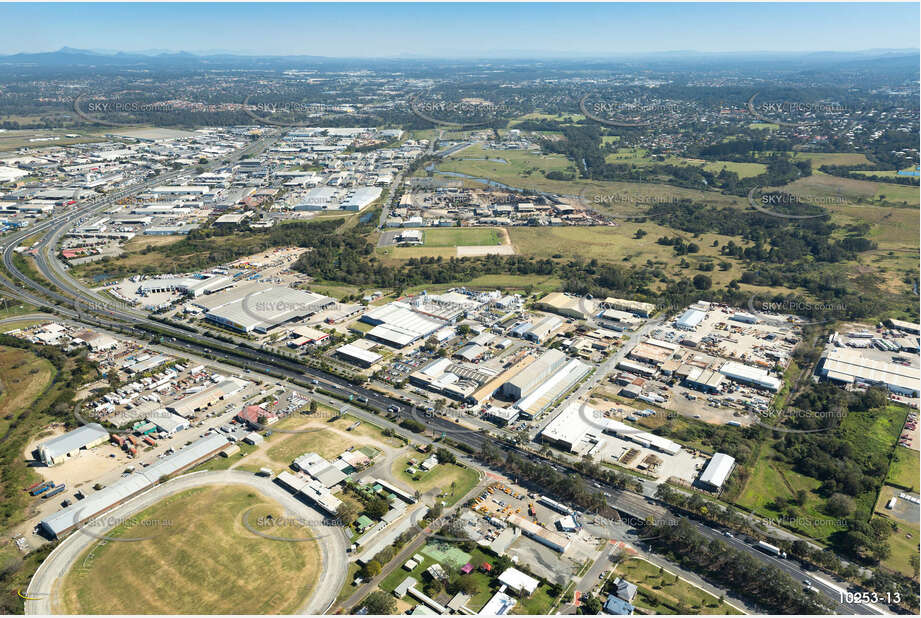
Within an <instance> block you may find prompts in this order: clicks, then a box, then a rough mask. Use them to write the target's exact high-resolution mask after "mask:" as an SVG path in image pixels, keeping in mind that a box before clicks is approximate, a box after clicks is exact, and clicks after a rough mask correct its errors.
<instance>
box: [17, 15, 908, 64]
mask: <svg viewBox="0 0 921 618" xmlns="http://www.w3.org/2000/svg"><path fill="white" fill-rule="evenodd" d="M918 23H919V4H918V3H917V2H914V3H902V4H879V3H873V4H863V3H861V4H857V3H810V4H805V3H804V4H798V3H792V4H782V3H755V4H728V3H726V4H724V3H714V4H697V3H675V4H665V3H652V4H639V3H637V4H629V3H625V4H550V3H546V4H541V3H535V4H518V3H503V4H482V3H480V4H454V3H450V4H449V3H428V4H421V3H419V4H413V3H407V4H375V3H370V4H358V3H355V4H286V3H278V4H255V3H253V4H250V3H196V4H186V3H159V4H140V3H138V4H135V3H103V4H83V3H66V4H6V3H0V54H11V53H18V52H41V51H53V50H57V49H60V48H61V47H65V46H66V47H75V48H79V49H93V50H118V51H148V50H171V51H188V52H195V53H201V52H212V51H222V52H235V53H246V54H270V55H280V54H304V55H316V56H334V57H377V58H381V57H406V56H419V57H458V58H462V57H486V56H490V55H492V56H501V54H502V53H507V54H509V55H510V56H512V55H514V56H522V55H532V56H535V57H540V56H541V55H545V56H549V55H561V54H576V55H591V54H598V55H604V54H620V53H646V52H660V51H676V50H693V51H701V52H732V51H857V50H867V49H880V48H888V49H892V48H913V49H915V48H918V47H919V46H921V45H919V34H918Z"/></svg>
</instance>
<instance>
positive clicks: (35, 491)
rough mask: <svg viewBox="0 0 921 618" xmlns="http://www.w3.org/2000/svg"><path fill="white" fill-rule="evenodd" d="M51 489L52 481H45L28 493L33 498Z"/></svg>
mask: <svg viewBox="0 0 921 618" xmlns="http://www.w3.org/2000/svg"><path fill="white" fill-rule="evenodd" d="M52 487H54V481H46V482H44V483H42V484H41V485H39V486H38V487H36V488H35V489H33V490H32V491H30V492H29V493H30V494H32V495H33V496H37V495H39V494H41V493H44V492H46V491H48V490H49V489H51V488H52Z"/></svg>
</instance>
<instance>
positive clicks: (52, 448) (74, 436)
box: [39, 423, 109, 459]
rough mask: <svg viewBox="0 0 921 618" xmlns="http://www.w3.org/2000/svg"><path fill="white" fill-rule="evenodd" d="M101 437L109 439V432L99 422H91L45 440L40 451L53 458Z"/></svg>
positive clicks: (46, 456)
mask: <svg viewBox="0 0 921 618" xmlns="http://www.w3.org/2000/svg"><path fill="white" fill-rule="evenodd" d="M100 438H102V439H103V440H108V439H109V432H107V431H106V430H105V429H104V428H103V426H102V425H100V424H99V423H89V424H87V425H83V426H82V427H78V428H76V429H74V430H73V431H68V432H67V433H65V434H64V435H61V436H58V437H56V438H52V439H50V440H48V441H47V442H44V443H43V444H41V445H40V446H39V451H40V452H42V453H44V456H45V458H48V459H51V458H55V457H58V456H60V455H64V454H66V453H70V452H71V451H76V450H77V449H81V448H83V447H84V446H86V445H87V444H92V443H93V442H95V441H97V440H99V439H100Z"/></svg>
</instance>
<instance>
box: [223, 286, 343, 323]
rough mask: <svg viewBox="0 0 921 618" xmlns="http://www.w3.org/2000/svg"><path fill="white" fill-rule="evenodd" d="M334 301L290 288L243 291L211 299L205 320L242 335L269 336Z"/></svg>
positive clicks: (329, 305)
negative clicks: (269, 333) (273, 331)
mask: <svg viewBox="0 0 921 618" xmlns="http://www.w3.org/2000/svg"><path fill="white" fill-rule="evenodd" d="M335 303H336V301H335V299H333V298H330V297H329V296H323V295H322V294H314V293H312V292H304V291H302V290H295V289H292V288H288V287H268V288H264V289H259V290H252V289H250V288H248V287H241V288H238V289H236V290H232V291H229V292H224V293H222V294H219V295H216V296H214V297H211V298H210V299H209V302H208V303H207V304H205V307H207V308H208V309H207V312H206V313H205V319H206V320H208V321H210V322H214V323H215V324H219V325H221V326H226V327H228V328H231V329H233V330H236V331H239V332H241V333H249V332H256V333H263V334H264V333H267V332H269V331H270V330H271V329H273V328H275V327H277V326H280V325H282V324H286V323H288V322H291V321H294V320H301V319H304V318H307V317H310V316H312V315H313V314H315V313H317V312H318V311H322V310H323V309H326V308H328V307H331V306H332V305H334V304H335Z"/></svg>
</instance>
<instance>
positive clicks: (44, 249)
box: [0, 140, 883, 614]
mask: <svg viewBox="0 0 921 618" xmlns="http://www.w3.org/2000/svg"><path fill="white" fill-rule="evenodd" d="M265 144H266V140H261V141H260V142H257V143H255V144H253V145H251V146H249V147H248V148H247V149H245V150H242V151H239V152H238V153H237V155H236V157H235V158H239V157H240V156H242V155H243V154H244V153H246V152H252V151H253V150H255V149H257V148H260V147H264V146H265ZM184 171H185V172H188V170H184ZM180 173H182V171H179V172H171V173H170V174H167V175H165V176H160V177H157V178H155V179H152V180H149V181H148V182H146V183H143V184H140V185H138V186H133V187H130V188H127V189H123V190H121V191H119V192H117V193H115V194H112V195H110V196H107V197H106V198H101V199H97V200H95V201H93V202H91V203H89V204H88V205H87V206H84V207H80V208H78V209H77V210H76V211H73V212H71V213H68V214H66V215H63V216H60V217H56V218H52V219H49V220H48V221H45V222H42V223H39V224H37V225H35V226H33V227H31V228H29V229H27V230H23V231H20V232H16V233H14V234H12V235H10V236H8V237H7V238H5V239H3V242H2V244H0V250H2V253H3V261H4V265H5V267H6V268H7V271H8V272H10V273H11V274H13V276H14V277H16V278H17V279H19V280H20V281H22V282H23V283H24V284H25V285H27V286H29V287H30V288H32V290H34V292H33V291H29V290H25V291H24V290H22V289H21V288H19V287H17V286H16V285H15V284H13V283H12V282H11V281H9V280H8V279H7V278H6V277H5V276H0V285H3V286H4V287H7V288H9V289H10V291H11V292H12V295H13V296H14V297H17V298H20V299H23V300H26V301H28V302H30V303H32V304H35V305H36V306H39V307H54V308H56V310H57V311H58V312H59V313H61V314H63V315H65V316H67V317H71V318H73V319H76V320H79V321H82V322H84V323H88V324H90V325H95V326H103V327H109V328H113V329H116V330H119V331H124V330H125V327H126V324H127V326H128V329H129V331H131V332H132V334H134V335H136V336H141V337H143V336H149V333H147V332H146V331H144V330H143V329H142V328H138V327H139V326H144V325H146V326H148V327H149V326H156V327H157V328H158V329H161V330H163V331H166V332H169V333H173V334H175V335H176V340H175V341H171V342H169V344H168V345H169V346H170V347H172V348H176V349H179V350H184V351H187V352H190V353H194V354H199V355H202V356H204V357H206V358H213V359H215V360H218V361H220V360H227V361H230V360H233V361H237V362H240V361H241V360H242V362H243V363H244V365H245V366H246V367H247V370H252V371H257V372H260V373H263V374H267V375H269V376H272V377H274V378H278V377H281V378H297V379H303V378H304V377H305V376H306V377H307V378H308V379H310V378H313V379H315V380H317V382H318V383H319V386H320V387H322V388H324V389H326V390H329V391H332V392H335V393H338V394H339V395H341V396H345V397H348V396H350V395H351V396H354V397H356V398H358V397H364V398H366V399H367V404H365V405H368V406H371V407H373V408H376V409H377V410H379V411H384V410H386V409H387V408H388V407H390V406H392V405H397V406H398V407H399V408H400V409H401V412H402V414H403V415H404V416H409V417H412V418H415V419H416V420H418V421H420V422H422V423H424V424H425V425H426V426H427V428H428V429H429V430H431V431H433V432H435V433H436V434H443V435H445V436H447V437H451V438H452V439H455V440H457V441H459V442H462V443H466V444H468V445H470V446H472V447H474V448H480V447H481V446H482V445H483V444H484V443H485V441H486V440H487V439H489V438H488V436H486V435H485V434H482V433H479V432H471V431H470V430H469V429H467V428H463V427H459V426H458V425H456V424H455V423H453V422H452V421H450V420H448V419H446V418H442V417H439V416H435V415H428V414H425V413H419V412H417V411H415V410H411V409H410V408H409V406H407V404H406V403H404V402H402V401H397V400H395V399H392V398H390V397H386V396H383V395H381V394H379V393H378V392H376V391H373V390H370V389H367V388H364V387H361V386H356V385H354V384H352V383H350V382H347V381H346V380H343V379H341V378H338V377H336V376H332V375H329V374H326V373H323V372H321V371H319V370H316V369H312V368H307V367H304V366H302V365H300V364H297V363H293V362H291V361H287V360H285V359H282V358H280V357H278V356H276V355H274V354H271V353H268V352H263V351H259V350H252V349H246V351H245V353H241V352H240V351H239V349H238V348H237V347H234V346H233V345H231V344H228V343H226V342H222V341H220V340H218V339H215V338H213V337H211V336H209V335H207V334H202V333H197V334H195V335H194V336H195V341H194V342H192V341H185V340H183V339H180V337H183V336H189V334H190V333H188V332H187V331H184V330H182V329H179V328H176V327H172V326H169V325H165V324H162V323H160V322H157V321H155V320H151V319H150V318H147V317H146V316H144V315H142V314H139V313H138V312H137V311H129V310H123V309H120V308H117V307H111V306H108V307H107V306H101V305H100V300H99V298H98V297H96V296H95V295H94V294H93V293H92V292H90V291H87V290H86V289H85V288H84V287H83V286H82V285H81V284H80V283H79V282H76V281H75V280H73V279H72V278H71V277H69V275H66V274H64V273H63V268H61V267H60V266H58V267H55V266H53V265H52V263H53V262H55V260H56V257H55V256H54V255H53V252H54V247H55V242H56V239H57V238H58V237H60V235H61V234H63V233H64V231H65V230H66V229H68V228H69V227H70V226H72V225H75V224H76V222H77V221H79V219H80V217H85V216H87V215H89V214H92V213H93V212H95V211H97V210H101V209H102V208H106V207H109V206H111V204H112V203H113V202H114V201H115V200H116V199H121V198H123V197H126V196H127V195H130V194H131V193H134V192H136V191H140V190H143V189H144V188H146V187H147V186H150V185H153V184H155V183H156V184H162V183H164V182H166V181H168V180H169V179H170V178H173V177H175V176H177V175H179V174H180ZM45 230H50V231H49V232H48V233H47V234H46V236H45V238H43V240H42V241H41V242H40V245H39V252H38V255H37V256H36V263H37V265H38V267H39V269H40V271H41V273H42V275H43V276H44V277H46V278H47V279H48V280H49V281H50V282H51V284H52V285H54V286H56V287H57V288H59V289H61V290H65V291H67V293H69V294H71V295H72V296H65V295H63V294H61V293H60V292H58V291H57V290H55V289H51V288H50V287H49V286H48V285H47V284H46V283H45V282H42V281H34V280H32V279H30V278H29V277H28V276H27V275H25V274H24V273H22V272H20V271H19V270H18V269H17V268H16V267H15V265H14V264H13V262H12V256H13V255H14V251H13V250H14V249H15V247H17V246H18V245H19V244H20V243H21V242H22V241H23V240H25V238H28V237H30V236H33V235H34V234H36V233H37V232H40V231H45ZM36 292H37V294H36ZM49 299H51V300H49ZM106 302H108V301H106ZM647 326H648V327H651V326H652V324H651V323H650V324H649V325H647ZM616 360H619V358H618V355H617V354H615V355H614V356H613V357H612V358H610V359H608V361H607V362H606V363H605V364H604V366H605V367H607V366H608V365H610V364H612V363H616ZM601 375H602V373H601V372H600V371H599V372H596V374H595V375H594V376H593V378H592V381H594V380H597V379H600V376H601ZM580 390H582V389H580ZM548 420H549V418H548ZM507 448H508V450H512V451H518V452H519V453H521V454H526V455H528V456H531V455H530V454H528V453H527V451H524V450H521V449H515V448H510V447H507ZM603 489H606V490H608V491H612V492H618V494H619V501H620V505H621V506H620V507H619V508H620V509H621V510H623V508H624V504H625V503H626V502H632V503H634V505H635V506H636V507H637V508H636V509H634V512H635V513H637V514H641V513H642V512H644V511H648V510H649V509H650V507H652V506H653V505H651V504H649V503H648V501H645V500H643V498H642V497H641V496H638V495H636V494H631V493H629V492H622V491H618V490H616V489H613V488H609V487H608V488H604V487H603ZM644 504H645V506H644ZM658 509H661V507H658ZM633 514H634V513H631V515H633ZM635 516H639V515H635ZM695 525H697V526H699V527H700V528H701V529H702V531H703V530H707V531H709V533H710V534H711V535H716V536H722V535H720V533H719V532H717V531H714V530H713V529H711V528H708V527H706V526H703V524H697V523H695ZM743 545H744V544H743ZM744 546H745V547H747V548H748V549H747V551H749V553H752V555H753V556H754V557H756V558H757V559H759V561H761V562H772V561H773V562H777V563H782V564H783V570H784V571H786V572H788V573H790V574H791V575H792V576H794V577H795V578H796V579H799V580H804V579H809V580H810V581H812V582H813V585H814V586H816V587H817V588H819V590H820V591H822V592H823V594H825V595H826V596H828V597H829V599H830V600H831V601H832V602H833V603H834V604H836V605H840V604H839V600H840V593H839V591H838V589H837V588H835V587H833V586H829V585H826V584H823V583H822V581H821V580H818V579H817V578H815V577H814V576H811V575H809V574H807V573H806V572H805V571H803V570H801V569H799V568H798V567H797V566H795V565H794V563H791V562H790V561H781V560H776V559H773V558H772V557H770V556H767V555H766V554H764V553H763V552H760V551H758V550H755V549H754V548H751V547H750V546H747V545H744ZM775 566H780V564H775ZM841 608H842V609H843V613H858V614H859V613H883V612H882V611H879V610H877V611H874V609H876V608H871V607H870V606H864V605H846V606H841Z"/></svg>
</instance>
